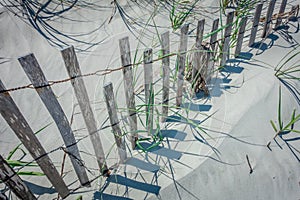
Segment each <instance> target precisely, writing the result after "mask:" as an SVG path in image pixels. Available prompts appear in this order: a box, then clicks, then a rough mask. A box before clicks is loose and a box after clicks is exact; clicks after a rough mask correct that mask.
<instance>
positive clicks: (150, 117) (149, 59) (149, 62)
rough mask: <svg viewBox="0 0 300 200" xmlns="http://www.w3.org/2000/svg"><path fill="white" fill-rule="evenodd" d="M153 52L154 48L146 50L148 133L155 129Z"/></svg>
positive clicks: (145, 77)
mask: <svg viewBox="0 0 300 200" xmlns="http://www.w3.org/2000/svg"><path fill="white" fill-rule="evenodd" d="M152 62H153V53H152V49H147V50H146V51H144V80H145V99H146V102H145V103H146V121H147V123H146V124H147V132H148V135H151V134H152V130H153V105H154V89H153V69H152Z"/></svg>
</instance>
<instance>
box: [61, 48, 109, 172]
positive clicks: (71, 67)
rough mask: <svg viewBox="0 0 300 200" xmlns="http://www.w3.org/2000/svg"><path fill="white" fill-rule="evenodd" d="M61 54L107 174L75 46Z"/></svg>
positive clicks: (99, 161) (97, 154)
mask: <svg viewBox="0 0 300 200" xmlns="http://www.w3.org/2000/svg"><path fill="white" fill-rule="evenodd" d="M61 54H62V57H63V59H64V62H65V67H66V69H67V71H68V74H69V77H70V78H71V83H72V86H73V88H74V91H75V95H76V97H77V101H78V104H79V107H80V110H81V113H82V115H83V119H84V122H85V124H86V127H87V130H88V132H89V135H90V140H91V142H92V145H93V148H94V152H95V155H96V159H97V163H98V166H99V169H100V172H101V174H104V175H105V174H106V173H107V170H108V168H107V165H106V162H105V154H104V150H103V146H102V143H101V140H100V137H99V134H98V129H97V123H96V120H95V117H94V113H93V111H92V108H91V105H90V100H89V97H88V93H87V90H86V87H85V85H84V82H83V78H82V77H81V76H82V74H81V70H80V67H79V63H78V60H77V56H76V53H75V50H74V47H73V46H71V47H68V48H66V49H64V50H62V51H61Z"/></svg>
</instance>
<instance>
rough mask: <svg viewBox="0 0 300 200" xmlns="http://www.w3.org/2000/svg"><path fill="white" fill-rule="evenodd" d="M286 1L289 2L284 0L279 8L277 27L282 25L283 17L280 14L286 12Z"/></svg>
mask: <svg viewBox="0 0 300 200" xmlns="http://www.w3.org/2000/svg"><path fill="white" fill-rule="evenodd" d="M286 3H287V0H282V2H281V5H280V9H279V13H278V18H277V20H276V24H275V28H278V27H279V26H280V24H281V22H282V17H281V16H280V15H281V14H283V13H284V11H285V7H286Z"/></svg>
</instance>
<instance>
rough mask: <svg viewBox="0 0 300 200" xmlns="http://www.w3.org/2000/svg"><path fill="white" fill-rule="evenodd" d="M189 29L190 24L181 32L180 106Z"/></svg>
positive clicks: (179, 66) (178, 96)
mask: <svg viewBox="0 0 300 200" xmlns="http://www.w3.org/2000/svg"><path fill="white" fill-rule="evenodd" d="M188 30H189V25H188V24H186V25H184V26H183V27H182V28H181V34H180V46H179V53H178V56H177V64H178V85H177V87H178V88H177V94H176V105H177V106H178V107H180V106H181V103H182V92H183V91H182V90H183V81H184V80H183V78H184V70H185V59H186V51H187V40H188Z"/></svg>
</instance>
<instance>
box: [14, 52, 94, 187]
mask: <svg viewBox="0 0 300 200" xmlns="http://www.w3.org/2000/svg"><path fill="white" fill-rule="evenodd" d="M18 60H19V62H20V64H21V66H22V67H23V69H24V71H25V73H26V75H27V76H28V78H29V79H30V81H31V83H32V85H33V86H34V88H35V90H36V92H37V93H38V95H39V96H40V98H41V100H42V101H43V103H44V105H45V106H46V108H47V110H48V112H49V113H50V115H51V116H52V118H53V120H54V121H55V123H56V125H57V127H58V129H59V131H60V134H61V136H62V138H63V141H64V143H65V145H66V148H67V152H68V154H70V159H71V162H72V164H73V167H74V169H75V172H76V175H77V177H78V179H79V181H80V183H81V185H84V186H90V182H89V179H88V176H87V173H86V170H85V166H84V165H83V163H82V162H81V157H80V154H79V149H78V146H77V144H76V140H75V137H74V134H73V131H72V129H71V127H70V124H69V122H68V119H67V117H66V115H65V113H64V111H63V109H62V107H61V106H60V104H59V102H58V100H57V98H56V97H55V95H54V93H53V91H52V89H51V87H50V84H49V82H48V81H47V79H46V77H45V75H44V73H43V72H42V69H41V67H40V65H39V64H38V62H37V60H36V58H35V56H34V55H33V54H29V55H27V56H24V57H21V58H19V59H18Z"/></svg>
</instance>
